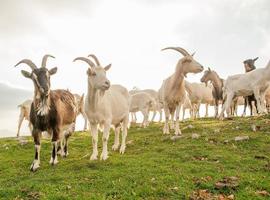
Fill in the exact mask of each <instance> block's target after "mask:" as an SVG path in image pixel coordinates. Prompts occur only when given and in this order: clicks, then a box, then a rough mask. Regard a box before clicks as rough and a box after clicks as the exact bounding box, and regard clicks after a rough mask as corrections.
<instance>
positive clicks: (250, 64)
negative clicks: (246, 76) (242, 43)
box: [243, 59, 257, 72]
mask: <svg viewBox="0 0 270 200" xmlns="http://www.w3.org/2000/svg"><path fill="white" fill-rule="evenodd" d="M256 60H257V59H247V60H245V61H244V62H243V63H244V66H245V69H246V72H249V71H252V70H254V69H256V67H255V65H254V64H255V61H256Z"/></svg>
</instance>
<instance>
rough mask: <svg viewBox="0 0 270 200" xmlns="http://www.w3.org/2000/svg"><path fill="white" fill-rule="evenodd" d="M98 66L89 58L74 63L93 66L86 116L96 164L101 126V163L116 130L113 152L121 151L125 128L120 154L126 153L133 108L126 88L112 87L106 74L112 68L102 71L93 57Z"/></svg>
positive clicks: (86, 101) (94, 57) (88, 71)
mask: <svg viewBox="0 0 270 200" xmlns="http://www.w3.org/2000/svg"><path fill="white" fill-rule="evenodd" d="M88 57H92V58H93V59H94V60H95V63H96V64H95V63H94V62H92V61H91V60H90V59H89V58H86V57H77V58H75V59H74V60H73V62H75V61H78V60H80V61H84V62H86V63H87V64H88V65H89V68H88V70H87V76H88V91H87V95H86V98H85V113H86V115H87V118H88V121H89V123H90V130H91V133H92V143H93V153H92V155H91V157H90V159H91V160H96V159H97V156H98V146H97V144H98V126H99V127H100V128H101V129H103V137H102V141H103V149H102V153H101V155H100V159H101V160H106V159H107V158H108V150H107V143H108V139H109V134H110V128H111V126H112V125H113V126H114V127H115V141H114V145H113V147H112V149H113V150H117V149H118V148H119V132H120V129H121V125H122V144H121V147H120V153H121V154H123V153H124V152H125V149H126V137H127V128H128V124H129V104H130V95H129V93H128V91H127V89H126V88H124V87H122V86H120V85H111V84H110V81H109V80H108V78H107V77H106V72H107V71H108V70H109V69H110V68H111V64H109V65H107V66H106V67H102V66H101V64H100V62H99V60H98V59H97V57H96V56H95V55H93V54H91V55H89V56H88Z"/></svg>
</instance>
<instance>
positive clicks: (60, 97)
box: [15, 55, 76, 171]
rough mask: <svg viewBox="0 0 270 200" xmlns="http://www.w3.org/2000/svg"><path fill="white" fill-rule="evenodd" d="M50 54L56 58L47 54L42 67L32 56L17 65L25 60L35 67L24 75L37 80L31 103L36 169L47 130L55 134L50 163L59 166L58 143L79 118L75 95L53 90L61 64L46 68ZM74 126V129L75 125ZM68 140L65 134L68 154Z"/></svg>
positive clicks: (33, 169) (32, 169) (23, 72)
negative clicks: (42, 139) (54, 79)
mask: <svg viewBox="0 0 270 200" xmlns="http://www.w3.org/2000/svg"><path fill="white" fill-rule="evenodd" d="M48 57H52V58H54V57H53V56H51V55H45V56H44V57H43V59H42V64H41V67H40V68H38V67H37V66H36V64H34V63H33V62H32V61H31V60H29V59H23V60H21V61H20V62H18V63H17V64H16V65H15V67H16V66H18V65H20V64H23V63H24V64H27V65H28V66H29V67H30V68H31V69H32V72H31V73H29V72H28V71H25V70H21V72H22V75H23V76H24V77H26V78H29V79H31V80H32V81H33V83H34V99H33V102H32V104H31V110H30V122H31V124H32V125H33V130H32V136H33V139H34V143H35V156H34V161H33V163H32V164H31V167H30V170H31V171H36V170H37V169H38V168H39V167H40V144H41V142H40V139H41V133H42V131H47V132H48V133H49V134H51V135H52V153H51V159H50V164H51V165H55V164H57V163H58V160H57V149H58V147H57V145H58V142H60V139H61V138H63V135H64V131H66V130H70V128H71V127H74V124H75V119H76V103H75V98H74V96H73V95H72V94H71V93H70V92H68V91H66V90H51V89H50V85H51V83H50V77H51V76H52V75H54V74H55V73H56V72H57V67H54V68H52V69H50V70H48V69H47V68H46V62H47V58H48ZM71 129H72V130H71V131H73V128H71ZM67 139H68V136H65V146H64V150H63V151H64V154H66V153H67ZM61 149H62V148H61Z"/></svg>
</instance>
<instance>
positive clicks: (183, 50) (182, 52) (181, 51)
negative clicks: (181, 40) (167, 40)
mask: <svg viewBox="0 0 270 200" xmlns="http://www.w3.org/2000/svg"><path fill="white" fill-rule="evenodd" d="M167 49H173V50H175V51H178V52H179V53H181V54H182V55H183V56H190V54H189V53H188V52H187V51H186V50H185V49H183V48H181V47H167V48H164V49H161V51H164V50H167Z"/></svg>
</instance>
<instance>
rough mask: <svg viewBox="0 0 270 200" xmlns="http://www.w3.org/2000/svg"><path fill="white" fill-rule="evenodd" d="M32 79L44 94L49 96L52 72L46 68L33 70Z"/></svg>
mask: <svg viewBox="0 0 270 200" xmlns="http://www.w3.org/2000/svg"><path fill="white" fill-rule="evenodd" d="M32 80H33V81H34V84H35V85H36V87H37V88H38V91H39V92H40V94H41V95H42V96H48V94H49V91H50V86H51V83H50V73H49V71H48V69H46V68H39V69H35V70H34V71H33V72H32Z"/></svg>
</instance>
